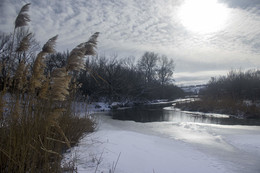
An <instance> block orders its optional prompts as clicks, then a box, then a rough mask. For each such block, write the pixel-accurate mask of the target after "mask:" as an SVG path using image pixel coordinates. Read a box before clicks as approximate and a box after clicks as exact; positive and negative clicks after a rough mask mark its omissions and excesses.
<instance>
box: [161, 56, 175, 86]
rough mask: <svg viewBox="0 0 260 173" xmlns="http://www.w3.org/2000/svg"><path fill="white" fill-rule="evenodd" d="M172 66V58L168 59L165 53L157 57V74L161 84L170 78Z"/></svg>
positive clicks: (173, 66)
mask: <svg viewBox="0 0 260 173" xmlns="http://www.w3.org/2000/svg"><path fill="white" fill-rule="evenodd" d="M174 68H175V65H174V61H173V59H169V58H168V57H167V56H165V55H163V56H161V57H160V58H159V63H158V69H157V74H158V78H159V79H158V80H159V81H160V84H161V85H165V84H166V83H167V82H169V81H170V80H171V78H172V75H173V71H174Z"/></svg>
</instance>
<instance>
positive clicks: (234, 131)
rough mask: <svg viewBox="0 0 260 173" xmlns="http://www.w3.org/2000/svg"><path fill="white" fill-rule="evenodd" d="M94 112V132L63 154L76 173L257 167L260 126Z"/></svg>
mask: <svg viewBox="0 0 260 173" xmlns="http://www.w3.org/2000/svg"><path fill="white" fill-rule="evenodd" d="M96 116H97V117H98V118H97V119H98V121H99V122H98V123H99V127H98V129H97V130H96V132H94V133H92V134H89V135H86V136H85V137H83V138H82V139H81V141H80V142H79V144H78V146H76V147H74V148H72V149H71V150H70V152H68V153H66V154H65V155H64V160H63V161H64V162H69V161H71V160H73V159H74V160H75V163H76V166H77V171H78V172H80V173H81V172H82V173H83V172H95V171H96V172H99V173H101V172H104V173H105V172H109V170H112V169H115V172H116V173H132V172H138V173H153V172H156V173H157V172H159V173H168V172H169V173H172V172H184V173H189V172H192V173H193V172H200V173H204V172H214V173H232V172H241V173H242V172H243V173H253V172H260V165H259V163H260V133H259V132H260V127H259V126H224V125H210V124H202V123H191V122H153V123H136V122H133V121H119V120H113V119H111V117H109V116H107V115H106V113H99V114H98V115H96ZM117 160H118V162H117ZM115 165H116V166H115Z"/></svg>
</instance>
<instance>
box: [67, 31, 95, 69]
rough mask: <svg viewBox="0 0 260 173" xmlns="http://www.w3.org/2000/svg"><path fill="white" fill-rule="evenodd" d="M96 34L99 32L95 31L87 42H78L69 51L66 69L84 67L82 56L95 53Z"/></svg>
mask: <svg viewBox="0 0 260 173" xmlns="http://www.w3.org/2000/svg"><path fill="white" fill-rule="evenodd" d="M98 35H99V32H96V33H95V34H93V35H92V36H91V37H90V39H89V40H88V41H87V42H84V43H81V44H79V45H78V46H77V47H75V48H74V49H73V50H72V51H71V52H70V55H69V58H68V62H67V67H66V69H67V71H73V70H75V71H79V70H81V69H83V68H84V63H83V57H84V56H85V55H95V54H96V51H95V48H96V45H97V37H98Z"/></svg>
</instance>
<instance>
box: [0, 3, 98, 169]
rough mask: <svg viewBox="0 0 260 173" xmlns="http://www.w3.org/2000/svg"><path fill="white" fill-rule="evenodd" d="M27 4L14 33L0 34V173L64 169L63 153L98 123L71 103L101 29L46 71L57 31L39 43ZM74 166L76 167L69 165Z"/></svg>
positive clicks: (18, 19) (17, 19) (22, 9)
mask: <svg viewBox="0 0 260 173" xmlns="http://www.w3.org/2000/svg"><path fill="white" fill-rule="evenodd" d="M29 6H30V4H26V5H24V6H23V7H22V8H21V10H20V12H19V14H18V16H17V18H16V20H15V26H14V31H13V32H12V33H11V34H5V33H3V34H1V36H0V172H61V171H62V170H63V168H61V164H60V161H61V159H62V153H63V152H64V151H65V150H66V149H67V148H70V147H71V146H73V145H75V144H76V142H77V141H78V140H79V138H80V137H81V136H82V134H83V133H85V132H91V131H93V129H94V127H95V123H94V122H93V121H92V120H91V119H89V118H88V117H86V118H79V117H78V116H77V115H76V114H75V111H74V110H73V107H72V101H73V100H74V97H75V93H76V91H77V89H78V82H77V81H76V77H75V74H77V73H78V71H79V70H81V69H82V68H83V67H82V61H83V57H84V56H85V55H94V54H95V47H96V44H97V37H98V34H99V33H95V34H93V35H92V36H91V37H90V38H89V40H88V41H87V42H84V43H81V44H79V45H78V46H77V47H76V48H74V49H73V50H72V51H71V52H70V53H69V54H68V58H67V61H66V63H64V64H62V65H61V66H55V67H54V68H52V71H48V68H46V66H47V64H46V62H45V58H46V56H47V55H50V54H53V53H54V52H55V43H56V40H57V39H58V35H56V36H54V37H52V38H50V39H49V40H48V41H47V42H46V43H45V44H44V45H43V47H42V49H41V50H40V51H39V53H38V54H37V55H36V53H35V52H36V50H38V47H39V44H38V43H37V41H36V40H35V38H34V34H33V33H31V32H30V30H29V29H28V28H26V27H27V24H28V22H30V16H29V15H28V10H29ZM71 168H72V169H73V166H72V167H71Z"/></svg>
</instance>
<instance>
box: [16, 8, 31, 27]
mask: <svg viewBox="0 0 260 173" xmlns="http://www.w3.org/2000/svg"><path fill="white" fill-rule="evenodd" d="M30 4H31V3H28V4H25V5H24V6H23V7H22V8H21V10H20V12H19V14H18V16H17V17H16V19H15V28H18V27H22V26H26V25H27V24H28V22H30V21H31V19H30V16H29V14H28V13H27V12H28V11H29V6H30Z"/></svg>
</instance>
